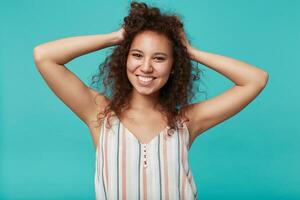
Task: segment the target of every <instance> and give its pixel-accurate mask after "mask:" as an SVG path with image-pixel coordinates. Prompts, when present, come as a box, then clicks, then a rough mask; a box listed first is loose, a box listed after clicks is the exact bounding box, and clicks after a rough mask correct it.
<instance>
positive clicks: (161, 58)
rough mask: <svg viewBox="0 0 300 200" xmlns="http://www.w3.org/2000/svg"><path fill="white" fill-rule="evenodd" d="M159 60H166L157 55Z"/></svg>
mask: <svg viewBox="0 0 300 200" xmlns="http://www.w3.org/2000/svg"><path fill="white" fill-rule="evenodd" d="M156 58H157V59H158V60H164V58H163V57H156Z"/></svg>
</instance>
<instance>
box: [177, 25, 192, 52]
mask: <svg viewBox="0 0 300 200" xmlns="http://www.w3.org/2000/svg"><path fill="white" fill-rule="evenodd" d="M179 35H180V36H181V41H182V43H183V44H184V46H185V47H186V48H187V50H188V51H189V50H190V49H191V45H190V43H189V41H188V40H187V38H186V34H185V32H184V30H183V29H180V34H179Z"/></svg>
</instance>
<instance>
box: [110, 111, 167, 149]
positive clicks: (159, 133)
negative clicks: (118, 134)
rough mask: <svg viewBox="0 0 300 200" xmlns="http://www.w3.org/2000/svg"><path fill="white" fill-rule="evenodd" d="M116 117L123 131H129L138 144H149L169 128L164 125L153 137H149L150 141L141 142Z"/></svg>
mask: <svg viewBox="0 0 300 200" xmlns="http://www.w3.org/2000/svg"><path fill="white" fill-rule="evenodd" d="M116 117H117V119H118V121H119V123H120V125H121V126H122V127H123V128H124V130H125V132H127V133H129V135H131V136H132V137H133V138H134V139H135V140H136V141H137V142H138V143H139V144H140V145H150V144H151V143H152V142H153V141H154V140H156V138H158V137H159V136H160V135H161V134H162V133H164V132H165V131H166V130H167V129H168V128H170V127H169V126H166V127H165V128H164V129H162V130H161V131H159V132H158V133H157V134H156V135H155V136H154V137H153V138H151V139H150V141H148V142H146V143H142V142H141V141H140V140H139V139H138V138H137V137H136V136H135V135H134V134H133V133H132V132H131V131H130V130H129V129H128V128H127V127H126V126H124V124H123V122H122V121H121V120H120V118H119V117H118V116H116Z"/></svg>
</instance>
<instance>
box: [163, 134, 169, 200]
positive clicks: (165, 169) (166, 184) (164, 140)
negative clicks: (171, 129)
mask: <svg viewBox="0 0 300 200" xmlns="http://www.w3.org/2000/svg"><path fill="white" fill-rule="evenodd" d="M167 131H168V129H167ZM166 134H167V132H165V133H164V134H163V135H164V136H166V137H167V135H166ZM163 161H164V181H165V184H164V185H165V199H169V176H168V152H167V144H166V138H164V137H163Z"/></svg>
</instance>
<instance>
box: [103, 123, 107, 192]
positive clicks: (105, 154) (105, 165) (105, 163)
mask: <svg viewBox="0 0 300 200" xmlns="http://www.w3.org/2000/svg"><path fill="white" fill-rule="evenodd" d="M103 136H104V167H105V171H104V176H105V177H104V178H105V183H104V187H105V188H106V189H105V190H106V194H108V167H107V165H108V164H107V140H108V137H107V129H105V134H104V135H103Z"/></svg>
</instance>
